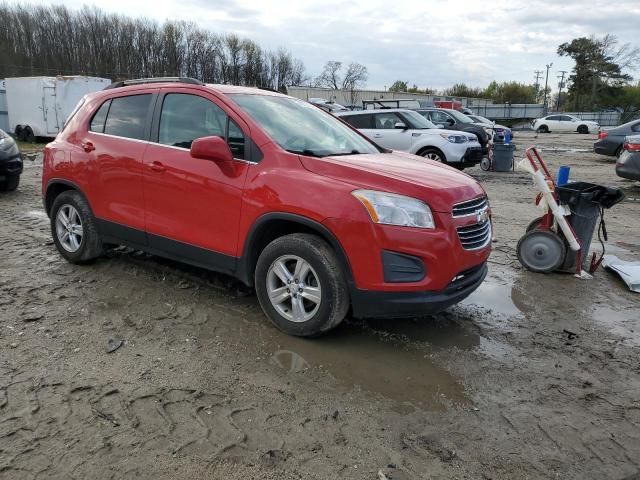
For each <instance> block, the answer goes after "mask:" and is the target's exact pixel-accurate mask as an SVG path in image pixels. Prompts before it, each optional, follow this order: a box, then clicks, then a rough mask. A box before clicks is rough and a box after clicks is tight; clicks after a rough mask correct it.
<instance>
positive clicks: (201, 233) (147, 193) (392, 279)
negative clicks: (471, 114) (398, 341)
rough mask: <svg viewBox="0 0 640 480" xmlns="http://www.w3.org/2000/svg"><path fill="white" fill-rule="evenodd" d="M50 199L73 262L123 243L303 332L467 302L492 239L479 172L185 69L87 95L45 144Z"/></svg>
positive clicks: (297, 103)
mask: <svg viewBox="0 0 640 480" xmlns="http://www.w3.org/2000/svg"><path fill="white" fill-rule="evenodd" d="M42 194H43V198H44V205H45V208H46V211H47V214H48V215H49V218H50V219H51V231H52V234H53V239H54V242H55V244H56V247H57V248H58V250H59V252H60V254H61V255H62V256H63V257H64V258H65V259H67V260H68V261H69V262H71V263H86V262H89V261H91V260H93V259H95V258H97V257H99V256H100V255H101V253H102V251H103V248H104V246H105V245H112V244H122V245H128V246H130V247H133V248H137V249H141V250H145V251H147V252H150V253H152V254H156V255H159V256H163V257H168V258H171V259H175V260H180V261H182V262H186V263H190V264H193V265H197V266H199V267H204V268H207V269H210V270H215V271H218V272H222V273H225V274H228V275H232V276H234V277H236V278H238V279H239V280H241V281H242V282H244V283H245V284H247V285H249V286H253V287H255V290H256V292H257V295H258V299H259V301H260V305H261V306H262V308H263V309H264V312H265V313H266V315H267V316H268V317H269V318H270V319H271V320H272V321H273V323H275V325H276V326H277V327H279V328H280V329H282V330H284V331H285V332H287V333H290V334H293V335H301V336H311V335H318V334H320V333H323V332H326V331H328V330H330V329H331V328H333V327H335V326H336V325H338V324H339V323H340V322H341V321H342V319H343V318H344V317H345V316H346V315H347V312H349V311H351V314H352V315H353V316H354V317H358V318H363V317H406V316H417V315H422V314H431V313H435V312H438V311H440V310H443V309H445V308H447V307H448V306H450V305H452V304H454V303H457V302H459V301H460V300H462V299H463V298H465V297H466V296H467V295H469V294H470V293H471V292H472V291H473V290H475V289H476V288H477V287H478V286H479V285H480V283H481V282H482V280H483V279H484V277H485V275H486V272H487V266H486V261H487V257H488V256H489V253H490V244H491V237H492V233H491V230H492V229H491V219H490V210H489V204H488V201H487V197H486V194H485V192H484V190H483V189H482V187H481V186H480V184H478V182H476V181H475V180H473V179H472V178H471V177H469V176H468V175H465V174H463V173H460V172H458V171H456V170H454V169H452V168H450V167H447V166H444V165H441V164H437V163H434V162H431V161H429V160H426V159H424V158H422V157H416V156H414V155H409V154H405V153H401V152H392V151H388V150H385V149H382V148H380V147H378V146H377V145H375V144H374V143H372V142H371V141H369V140H368V139H367V138H366V137H364V136H363V135H361V134H360V133H358V132H357V131H356V130H354V129H353V128H351V127H350V126H349V125H347V124H345V123H343V122H342V121H340V120H338V119H336V118H335V117H333V116H332V115H330V114H329V113H327V112H324V111H322V110H321V109H319V108H316V107H314V106H313V105H311V104H309V103H307V102H304V101H301V100H297V99H294V98H291V97H288V96H285V95H281V94H278V93H273V92H270V91H264V90H260V89H255V88H243V87H233V86H226V85H205V84H203V83H201V82H199V81H197V80H193V79H186V78H178V79H143V80H132V81H125V82H118V83H115V84H113V85H111V86H110V87H108V88H107V89H105V90H103V91H101V92H97V93H94V94H91V95H88V96H86V97H85V98H84V99H83V100H82V101H81V102H80V104H79V105H78V107H77V108H76V110H75V111H74V113H73V114H72V115H71V117H70V119H69V120H68V122H67V124H66V126H65V128H64V129H63V130H62V132H61V133H60V134H59V135H58V137H57V138H56V139H55V140H54V141H53V142H52V143H50V144H48V145H47V147H46V148H45V153H44V173H43V176H42Z"/></svg>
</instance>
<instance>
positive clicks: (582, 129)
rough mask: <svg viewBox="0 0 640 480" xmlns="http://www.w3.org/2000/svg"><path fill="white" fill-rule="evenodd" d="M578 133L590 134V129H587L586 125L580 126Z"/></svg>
mask: <svg viewBox="0 0 640 480" xmlns="http://www.w3.org/2000/svg"><path fill="white" fill-rule="evenodd" d="M578 133H581V134H585V133H589V127H587V126H586V125H580V126H579V127H578Z"/></svg>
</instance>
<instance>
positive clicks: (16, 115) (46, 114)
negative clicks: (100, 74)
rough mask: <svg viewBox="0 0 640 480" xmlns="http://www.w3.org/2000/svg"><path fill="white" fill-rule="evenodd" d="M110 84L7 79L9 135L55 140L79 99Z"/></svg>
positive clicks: (62, 79) (77, 78)
mask: <svg viewBox="0 0 640 480" xmlns="http://www.w3.org/2000/svg"><path fill="white" fill-rule="evenodd" d="M110 83H111V80H109V79H108V78H96V77H83V76H69V77H16V78H7V79H5V84H6V92H7V93H6V95H7V107H8V111H9V132H11V133H14V134H15V135H16V137H18V138H20V139H21V140H33V139H34V138H35V137H55V136H56V135H57V134H58V132H59V131H60V130H61V129H62V127H63V126H64V122H65V120H66V119H67V117H68V116H69V115H70V114H71V112H72V111H73V109H74V108H75V106H76V105H77V103H78V102H79V101H80V99H82V97H84V96H85V95H86V94H87V93H92V92H96V91H98V90H102V89H103V88H104V87H106V86H107V85H109V84H110Z"/></svg>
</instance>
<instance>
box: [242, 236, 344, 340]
mask: <svg viewBox="0 0 640 480" xmlns="http://www.w3.org/2000/svg"><path fill="white" fill-rule="evenodd" d="M255 288H256V293H257V295H258V300H259V301H260V305H261V307H262V309H263V310H264V312H265V314H266V315H267V317H269V319H270V320H271V321H272V322H273V323H274V324H275V326H276V327H278V328H279V329H280V330H282V331H284V332H285V333H288V334H290V335H297V336H301V337H312V336H316V335H320V334H322V333H325V332H327V331H329V330H331V329H332V328H335V327H336V326H337V325H338V324H339V323H340V322H341V321H342V320H343V319H344V317H345V316H346V314H347V311H348V309H349V295H348V293H347V284H346V281H345V278H344V274H343V270H342V265H341V264H340V262H339V260H338V257H337V256H336V254H335V252H334V251H333V250H332V248H331V247H330V246H329V245H328V244H327V242H325V241H324V240H323V239H322V238H320V237H318V236H316V235H311V234H306V233H295V234H291V235H285V236H283V237H280V238H277V239H276V240H274V241H273V242H271V243H270V244H269V245H267V246H266V247H265V249H264V250H263V251H262V253H261V254H260V257H259V258H258V263H257V265H256V271H255Z"/></svg>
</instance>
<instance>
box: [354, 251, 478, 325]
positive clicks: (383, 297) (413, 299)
mask: <svg viewBox="0 0 640 480" xmlns="http://www.w3.org/2000/svg"><path fill="white" fill-rule="evenodd" d="M487 270H488V268H487V263H486V262H484V263H482V264H480V265H477V266H476V267H473V268H471V269H469V270H466V271H464V272H460V273H459V274H458V275H456V277H455V278H454V280H453V281H452V282H451V283H450V284H449V285H448V286H447V287H446V288H445V289H444V290H441V291H439V292H435V291H422V292H413V291H411V292H384V291H373V290H359V289H357V288H354V289H352V291H351V307H352V309H353V316H354V317H356V318H403V317H404V318H406V317H418V316H423V315H434V314H436V313H438V312H441V311H443V310H445V309H446V308H448V307H450V306H452V305H455V304H456V303H459V302H461V301H462V300H464V299H465V298H466V297H468V296H469V295H471V293H473V291H474V290H475V289H477V288H478V287H479V286H480V284H481V283H482V282H483V280H484V279H485V277H486V276H487Z"/></svg>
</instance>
